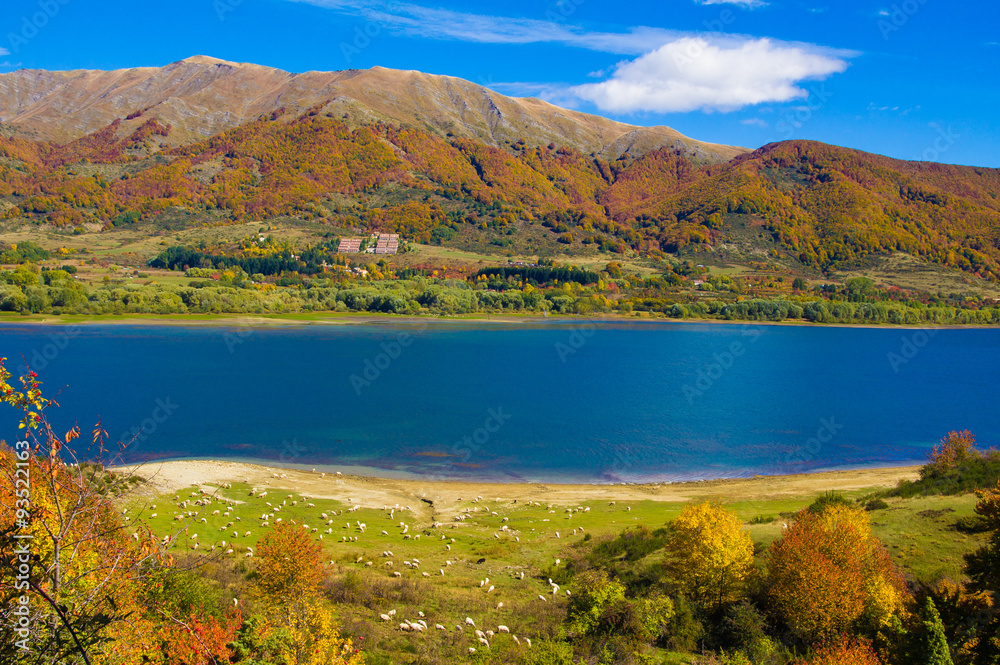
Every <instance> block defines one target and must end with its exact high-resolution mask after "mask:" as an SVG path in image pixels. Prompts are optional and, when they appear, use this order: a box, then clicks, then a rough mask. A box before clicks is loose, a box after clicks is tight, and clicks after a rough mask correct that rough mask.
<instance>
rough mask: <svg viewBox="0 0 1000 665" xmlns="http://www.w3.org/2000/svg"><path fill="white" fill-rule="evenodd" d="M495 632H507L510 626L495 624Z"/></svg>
mask: <svg viewBox="0 0 1000 665" xmlns="http://www.w3.org/2000/svg"><path fill="white" fill-rule="evenodd" d="M497 632H498V633H509V632H510V628H508V627H507V626H497Z"/></svg>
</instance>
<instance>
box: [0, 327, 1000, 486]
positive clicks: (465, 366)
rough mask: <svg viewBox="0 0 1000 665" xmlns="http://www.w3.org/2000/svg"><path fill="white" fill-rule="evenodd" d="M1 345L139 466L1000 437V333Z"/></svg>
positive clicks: (470, 331)
mask: <svg viewBox="0 0 1000 665" xmlns="http://www.w3.org/2000/svg"><path fill="white" fill-rule="evenodd" d="M0 341H2V344H0V353H2V354H3V355H4V356H6V357H7V358H8V361H7V366H8V368H10V369H11V370H12V371H14V372H15V373H18V372H20V371H23V369H24V366H25V362H24V361H27V362H28V363H29V364H30V365H31V366H32V369H34V370H36V371H37V372H38V373H39V376H40V378H41V379H42V380H43V381H44V383H45V385H44V387H45V391H46V394H47V395H48V396H53V397H56V399H57V400H58V401H59V403H60V408H58V409H55V410H53V412H52V413H51V416H52V419H53V421H54V422H55V423H56V424H57V425H58V427H59V428H60V429H69V427H71V426H72V425H73V424H74V423H75V424H79V425H80V427H81V429H82V430H83V431H84V436H83V437H82V439H84V440H89V437H88V436H87V434H86V433H87V432H89V430H90V429H91V426H92V425H93V423H94V422H96V421H97V420H98V418H100V421H101V424H102V427H103V428H104V429H105V430H107V432H108V433H109V435H110V436H111V438H112V439H113V440H115V441H117V440H125V441H128V440H131V439H132V438H133V436H136V440H135V441H134V442H133V443H132V444H131V445H130V446H129V448H128V450H127V451H126V453H125V461H128V462H136V461H143V460H150V459H180V458H200V459H208V458H210V459H241V460H256V461H261V462H263V463H267V464H272V465H289V466H298V467H305V468H308V467H312V466H315V467H317V468H323V469H328V470H332V469H343V470H345V471H346V470H348V468H353V469H357V468H364V469H367V470H371V472H372V473H373V474H383V475H393V476H397V477H413V476H419V477H439V478H455V479H466V480H499V481H538V482H623V481H627V482H650V481H663V480H689V479H699V478H721V477H740V476H750V475H757V474H781V473H798V472H803V471H812V470H817V469H831V468H846V467H859V466H860V467H865V466H885V465H893V464H908V463H914V462H920V461H922V460H923V459H924V457H925V455H926V453H927V452H928V451H929V449H930V447H931V446H932V445H933V443H934V442H936V441H937V440H938V439H940V438H941V436H943V435H944V434H945V433H947V432H948V431H949V430H952V429H970V430H972V431H973V432H974V433H976V434H977V436H978V437H979V440H980V443H981V444H983V445H994V444H995V443H996V442H997V440H998V438H1000V437H998V435H1000V417H998V416H997V413H998V409H997V408H996V405H995V404H996V398H997V395H998V390H997V388H996V386H997V379H998V377H1000V330H996V329H942V330H934V331H922V330H912V329H879V328H825V327H807V326H754V325H731V324H705V323H698V324H683V323H680V324H679V323H636V324H633V323H607V322H602V323H588V322H585V321H573V322H559V323H551V322H526V323H524V324H516V325H510V326H502V327H501V326H491V325H476V324H475V323H468V324H456V325H442V326H437V325H421V324H419V323H417V324H413V323H407V324H405V325H382V324H379V325H375V324H372V325H368V324H362V325H345V326H302V327H261V328H254V327H249V326H238V325H237V326H222V327H214V326H213V327H186V326H142V325H100V324H91V325H86V326H44V325H37V326H2V327H0ZM22 357H23V360H22ZM56 393H58V395H56ZM16 421H17V417H16V414H15V413H14V412H12V411H9V412H8V414H7V415H6V416H3V418H2V420H0V436H2V437H3V438H5V439H7V440H8V441H11V440H13V439H14V438H15V437H16V436H17V424H16Z"/></svg>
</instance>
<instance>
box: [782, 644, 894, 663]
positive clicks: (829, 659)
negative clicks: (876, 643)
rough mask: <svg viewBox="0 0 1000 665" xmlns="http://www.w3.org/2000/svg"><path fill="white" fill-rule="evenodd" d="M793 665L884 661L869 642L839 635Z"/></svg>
mask: <svg viewBox="0 0 1000 665" xmlns="http://www.w3.org/2000/svg"><path fill="white" fill-rule="evenodd" d="M793 665H882V661H881V660H880V659H879V657H878V655H877V654H876V653H875V651H874V650H873V649H872V647H871V645H870V644H869V643H868V642H865V641H859V640H852V639H849V638H847V637H839V638H836V639H834V640H832V641H830V642H827V643H824V644H822V645H820V646H819V647H818V648H817V649H816V652H815V653H814V654H813V656H812V658H809V659H808V660H800V661H796V662H795V663H793Z"/></svg>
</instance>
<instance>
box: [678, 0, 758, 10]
mask: <svg viewBox="0 0 1000 665" xmlns="http://www.w3.org/2000/svg"><path fill="white" fill-rule="evenodd" d="M694 1H695V2H697V3H698V4H699V5H739V6H740V7H746V8H747V9H756V8H757V7H763V6H765V5H767V3H766V2H764V0H694Z"/></svg>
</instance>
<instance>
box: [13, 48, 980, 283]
mask: <svg viewBox="0 0 1000 665" xmlns="http://www.w3.org/2000/svg"><path fill="white" fill-rule="evenodd" d="M0 122H2V129H3V132H2V134H3V136H2V138H0V196H2V197H3V199H2V201H0V217H7V218H10V219H21V220H23V219H27V220H28V221H30V222H31V223H39V222H44V223H47V224H49V225H53V226H56V227H67V228H74V227H76V228H97V229H100V228H105V229H107V228H112V227H120V226H122V225H132V224H136V223H142V224H145V225H146V227H148V229H149V230H150V232H151V233H153V232H157V229H158V228H160V229H161V230H162V229H163V228H166V226H167V221H168V220H170V219H174V218H176V216H177V215H176V213H177V211H179V210H182V211H186V214H187V215H194V217H193V221H189V222H187V223H201V224H205V223H212V224H218V223H231V222H234V221H242V220H265V219H269V218H274V217H277V216H292V217H302V218H306V219H311V220H318V221H319V222H321V223H323V224H326V225H328V226H330V227H331V228H333V229H354V230H358V229H363V228H367V229H370V230H376V229H378V230H386V231H389V230H391V231H396V232H399V233H402V234H403V235H404V237H408V238H410V239H416V240H421V241H424V242H437V243H442V244H449V243H451V242H457V240H456V238H464V239H465V240H466V241H469V238H478V239H479V241H481V242H482V243H486V245H485V246H487V247H490V246H493V247H494V249H496V247H500V248H505V247H506V248H515V249H518V250H520V251H527V252H532V251H534V252H536V253H538V252H539V250H540V249H545V251H551V250H552V249H553V248H555V249H557V250H559V251H567V252H572V251H577V252H585V251H586V252H594V251H603V252H609V253H612V254H614V253H618V254H622V253H626V252H635V253H638V254H639V255H662V254H664V253H666V254H670V253H676V252H679V251H681V250H682V249H684V248H685V247H691V246H698V247H703V248H707V249H724V248H726V247H732V246H735V245H738V244H739V243H744V244H746V243H748V242H749V243H750V245H753V244H754V243H758V245H759V246H760V247H768V248H770V250H768V251H769V252H770V253H771V254H772V255H774V256H778V255H780V256H781V257H784V258H785V259H788V260H790V261H794V262H797V263H798V264H799V265H800V266H801V267H803V268H804V269H809V270H815V271H828V270H830V269H831V268H836V267H838V266H845V265H854V264H857V263H858V262H859V261H864V260H865V259H866V258H868V257H871V256H885V255H889V254H898V253H904V254H909V255H911V256H913V257H917V258H918V259H920V260H923V261H928V262H931V263H936V264H940V265H943V266H948V267H952V268H957V269H959V270H963V271H965V272H966V273H968V274H969V275H970V276H975V277H977V278H980V279H983V280H989V281H992V282H996V281H997V280H998V279H1000V171H998V170H997V169H988V168H977V167H964V166H950V165H942V164H934V163H927V162H906V161H901V160H895V159H890V158H888V157H882V156H879V155H873V154H870V153H865V152H862V151H858V150H852V149H848V148H841V147H836V146H831V145H826V144H822V143H818V142H814V141H804V140H796V141H786V142H781V143H774V144H769V145H766V146H763V147H761V148H759V149H757V150H754V151H749V150H746V149H743V148H736V147H731V146H723V145H717V144H711V143H704V142H700V141H697V140H694V139H689V138H687V137H685V136H683V135H681V134H679V133H678V132H676V131H674V130H672V129H670V128H667V127H648V128H644V127H635V126H631V125H626V124H623V123H618V122H614V121H611V120H607V119H604V118H600V117H597V116H592V115H587V114H584V113H579V112H576V111H571V110H565V109H560V108H558V107H556V106H553V105H551V104H548V103H546V102H543V101H539V100H536V99H516V98H510V97H505V96H503V95H499V94H497V93H495V92H493V91H491V90H488V89H487V88H485V87H483V86H479V85H476V84H474V83H470V82H468V81H463V80H461V79H456V78H452V77H445V76H432V75H428V74H422V73H419V72H410V71H395V70H389V69H383V68H373V69H371V70H364V71H359V70H349V71H343V72H307V73H304V74H289V73H286V72H282V71H280V70H276V69H271V68H267V67H260V66H257V65H248V64H235V63H229V62H225V61H220V60H216V59H213V58H207V57H201V56H199V57H194V58H188V59H186V60H182V61H179V62H176V63H173V64H171V65H168V66H166V67H162V68H139V69H130V70H119V71H113V72H96V71H73V72H45V71H28V70H22V71H17V72H12V73H8V74H3V75H0ZM758 249H759V248H758Z"/></svg>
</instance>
